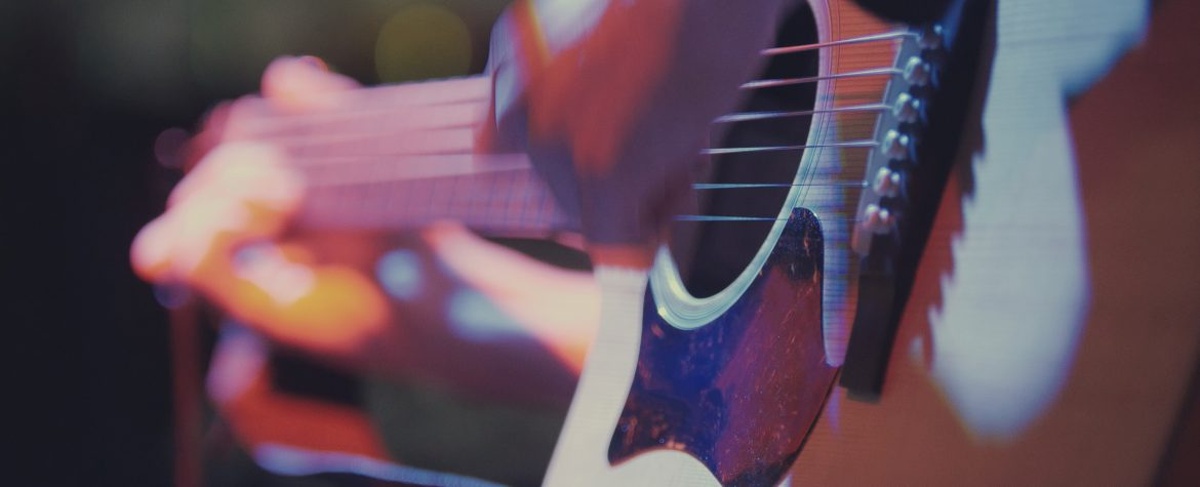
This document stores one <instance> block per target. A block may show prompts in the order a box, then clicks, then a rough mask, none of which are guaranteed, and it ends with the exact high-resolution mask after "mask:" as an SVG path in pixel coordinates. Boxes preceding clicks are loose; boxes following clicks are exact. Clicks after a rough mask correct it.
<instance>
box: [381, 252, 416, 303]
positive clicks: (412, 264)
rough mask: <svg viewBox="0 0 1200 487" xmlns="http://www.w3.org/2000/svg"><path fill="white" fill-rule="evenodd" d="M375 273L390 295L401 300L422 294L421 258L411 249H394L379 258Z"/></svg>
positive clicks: (414, 297)
mask: <svg viewBox="0 0 1200 487" xmlns="http://www.w3.org/2000/svg"><path fill="white" fill-rule="evenodd" d="M375 275H376V278H377V279H378V280H379V283H380V284H381V285H383V289H384V290H385V291H387V293H388V295H390V296H391V297H393V298H396V299H401V300H412V299H416V298H417V297H418V296H419V295H420V294H421V260H420V258H418V257H417V255H416V254H415V253H413V252H412V251H410V250H401V249H397V250H392V251H391V252H388V253H386V254H384V255H383V256H382V257H380V258H379V261H378V263H377V264H376V266H375Z"/></svg>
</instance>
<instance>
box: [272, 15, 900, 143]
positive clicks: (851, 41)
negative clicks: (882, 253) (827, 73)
mask: <svg viewBox="0 0 1200 487" xmlns="http://www.w3.org/2000/svg"><path fill="white" fill-rule="evenodd" d="M915 36H917V34H916V33H913V32H910V31H907V30H899V31H890V32H884V33H878V34H869V35H864V36H859V37H851V38H846V39H839V40H836V41H829V42H819V43H812V44H797V45H792V46H779V47H772V48H768V49H763V50H761V51H759V52H760V54H761V55H763V56H777V55H783V54H792V53H798V52H805V51H812V50H819V49H831V48H838V47H846V46H852V45H858V44H866V43H874V42H884V41H894V40H900V39H904V38H907V37H915ZM846 74H850V73H846ZM880 74H887V73H869V74H866V75H880ZM834 76H837V75H834ZM467 79H470V78H469V77H468V78H459V79H457V80H467ZM438 81H456V79H452V80H438ZM811 81H819V79H814V80H811ZM799 82H803V81H793V83H799ZM420 84H422V83H420V82H419V83H413V84H405V85H393V86H386V85H385V86H378V87H374V88H371V89H372V90H384V91H399V90H407V89H410V88H411V87H413V86H414V85H416V86H419V85H420ZM745 88H748V89H749V87H745ZM356 93H357V92H356V91H350V92H347V97H348V98H349V99H351V100H354V101H360V102H363V101H370V102H371V103H370V104H369V106H368V107H366V108H363V109H361V111H359V112H353V113H348V112H336V113H310V114H303V113H301V114H295V113H292V114H288V113H273V112H272V111H270V110H267V113H265V114H262V115H260V116H259V117H258V118H259V119H261V120H263V121H268V122H269V121H277V120H284V121H307V120H312V119H317V120H319V119H321V118H322V117H329V118H339V117H344V118H357V117H359V116H360V115H361V114H362V113H366V112H380V113H381V114H386V113H388V112H389V111H391V110H393V109H395V108H400V107H404V108H428V107H435V106H446V105H456V104H468V103H476V102H487V101H488V100H489V94H487V93H481V94H480V95H479V96H477V97H461V98H450V99H449V100H446V101H440V102H436V103H429V102H428V101H426V100H420V99H411V98H406V99H405V101H404V102H393V103H378V102H377V97H371V98H367V97H365V96H361V97H360V96H356ZM255 101H262V99H261V98H259V99H255Z"/></svg>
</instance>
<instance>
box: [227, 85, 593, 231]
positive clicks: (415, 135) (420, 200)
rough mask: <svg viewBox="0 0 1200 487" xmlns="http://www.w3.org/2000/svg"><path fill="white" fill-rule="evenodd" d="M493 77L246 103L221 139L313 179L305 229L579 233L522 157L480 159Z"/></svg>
mask: <svg viewBox="0 0 1200 487" xmlns="http://www.w3.org/2000/svg"><path fill="white" fill-rule="evenodd" d="M490 86H491V82H490V79H489V78H487V77H470V78H461V79H454V80H443V81H435V82H422V83H411V84H403V85H392V86H382V87H375V88H361V89H355V90H349V91H346V92H343V93H338V94H335V95H334V96H333V97H331V98H329V99H328V100H322V101H327V103H323V104H322V105H320V106H318V107H317V108H315V109H310V110H305V111H303V112H296V111H288V110H285V109H282V108H280V107H276V106H273V105H272V104H271V103H270V102H269V101H267V100H264V99H260V98H247V99H243V100H240V101H238V102H237V103H236V104H235V106H234V107H233V112H232V113H231V114H230V117H229V120H228V122H227V123H226V125H225V127H224V132H223V134H222V136H223V138H224V140H227V141H237V140H254V141H260V142H268V143H272V144H275V145H277V146H279V147H281V148H282V149H283V150H284V151H285V152H286V154H287V156H288V157H287V159H288V162H289V164H290V165H291V167H293V168H294V169H296V170H297V171H298V172H299V173H300V174H301V175H302V176H303V177H304V178H305V179H306V181H307V182H308V185H307V186H308V195H307V197H306V198H305V205H304V206H303V207H302V209H301V212H300V215H299V217H298V219H297V224H298V225H299V226H301V227H304V228H315V229H336V230H345V229H369V230H405V229H412V228H416V227H420V226H423V225H427V224H429V223H432V222H434V221H437V220H455V221H459V222H462V223H463V224H465V225H467V226H468V227H471V228H472V229H474V230H476V231H478V232H480V233H484V234H487V235H492V236H508V237H547V236H552V235H554V234H556V233H560V232H566V231H575V230H577V228H578V224H577V222H574V221H571V219H569V218H568V217H567V216H566V215H565V213H563V212H562V211H561V210H560V208H559V207H558V206H557V205H556V203H555V201H554V198H553V196H552V195H551V193H550V191H549V189H548V188H547V187H546V185H545V183H544V182H543V181H542V179H541V178H540V177H539V176H538V175H537V174H536V173H535V171H534V170H533V167H532V166H531V165H530V163H529V160H528V158H527V157H526V156H525V155H524V154H519V153H509V154H494V153H482V152H479V151H478V149H477V143H476V127H479V126H480V124H481V123H482V122H483V121H484V118H485V117H486V114H487V110H488V100H489V99H490Z"/></svg>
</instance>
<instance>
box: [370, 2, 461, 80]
mask: <svg viewBox="0 0 1200 487" xmlns="http://www.w3.org/2000/svg"><path fill="white" fill-rule="evenodd" d="M470 67H471V33H470V31H468V30H467V26H466V24H465V23H464V22H463V20H462V19H461V18H459V16H458V15H457V14H455V13H454V12H453V11H451V10H449V9H447V8H445V7H440V6H437V5H430V4H425V3H417V4H413V5H409V6H407V7H404V8H402V9H400V11H398V12H396V13H395V14H394V15H392V17H391V18H389V19H388V21H387V22H386V23H384V25H383V27H382V28H381V29H380V30H379V38H378V40H377V41H376V43H375V70H376V71H377V72H378V73H379V80H380V81H381V82H384V83H395V82H401V81H411V80H420V79H428V78H445V77H450V76H461V75H465V74H467V71H468V70H469V69H470Z"/></svg>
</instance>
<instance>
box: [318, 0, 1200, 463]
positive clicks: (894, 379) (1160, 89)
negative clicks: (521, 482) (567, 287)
mask: <svg viewBox="0 0 1200 487" xmlns="http://www.w3.org/2000/svg"><path fill="white" fill-rule="evenodd" d="M1083 3H1084V2H1074V1H1071V0H1058V1H1053V2H1045V1H1037V0H999V1H998V2H997V3H996V5H995V6H994V8H992V7H991V4H989V8H992V10H993V12H992V15H993V16H992V17H991V18H990V19H989V21H988V25H989V26H991V27H992V28H994V30H992V31H989V32H987V33H985V39H986V40H985V45H986V48H985V49H984V50H983V52H982V53H980V56H981V63H980V64H981V68H980V73H979V79H978V84H977V87H976V89H975V95H976V96H975V97H974V99H973V103H972V104H971V105H970V106H964V107H961V109H962V110H964V111H966V113H967V120H968V123H967V124H965V125H964V127H963V130H964V132H963V139H964V141H965V143H964V144H963V145H962V148H961V149H960V150H959V151H958V156H957V158H956V159H955V160H954V161H953V169H952V172H951V176H950V179H949V183H948V185H947V187H946V188H945V191H944V194H943V196H942V199H941V206H940V208H939V209H938V214H937V217H936V219H935V220H934V225H933V230H932V232H931V235H930V237H929V241H928V244H927V245H926V246H925V251H924V253H923V254H922V256H921V264H920V267H919V269H918V270H917V272H916V277H915V279H914V281H913V283H912V285H911V286H912V289H911V293H910V295H909V298H908V299H907V304H906V305H905V306H904V308H903V309H904V313H903V315H902V316H901V319H900V326H899V329H898V331H897V333H896V341H895V343H896V345H895V353H893V354H892V356H891V358H890V360H888V362H887V363H888V369H887V370H888V371H887V375H886V384H885V387H884V389H883V394H882V395H881V396H880V397H879V398H878V401H877V402H876V403H873V404H872V403H863V402H856V401H852V400H850V399H849V398H848V396H847V394H846V392H845V391H844V390H842V389H836V388H834V389H831V387H830V385H831V384H832V382H833V380H834V379H835V375H836V368H835V367H836V366H837V365H839V364H840V363H841V360H842V355H843V353H844V349H845V344H846V341H847V334H848V328H849V324H850V323H851V322H853V318H854V310H855V309H856V308H857V307H858V305H859V303H858V294H857V281H856V279H857V276H858V274H859V271H860V269H859V257H861V256H860V255H858V254H856V253H855V250H854V244H853V241H852V240H853V232H854V226H855V224H856V223H857V222H858V221H859V220H860V219H859V216H858V210H859V208H858V204H859V197H860V193H861V192H862V190H863V188H864V185H863V184H862V182H863V180H864V178H865V177H869V176H870V174H868V168H870V167H871V161H870V160H869V157H870V156H869V155H868V152H867V151H864V150H863V148H861V147H841V146H835V145H834V144H838V143H842V142H851V141H859V140H877V139H878V137H879V136H880V133H879V132H880V126H881V123H880V115H879V114H878V113H877V112H870V111H837V110H836V109H839V108H846V107H850V106H854V105H858V104H862V103H865V102H867V103H869V102H883V103H889V102H891V101H892V100H891V98H890V97H891V96H892V95H894V94H895V93H894V92H893V91H891V90H890V88H889V82H890V80H889V78H888V77H854V78H840V79H824V78H823V79H821V80H820V81H818V82H816V83H815V88H814V94H813V97H812V100H813V101H812V106H811V108H812V109H813V110H814V114H813V115H812V116H811V119H810V122H809V123H808V125H807V126H806V127H804V130H803V135H802V137H803V140H800V141H797V142H804V143H806V145H808V146H809V148H807V149H806V150H804V151H803V154H802V155H800V156H795V155H794V154H793V156H795V157H797V158H798V162H794V163H795V164H796V169H795V170H794V174H793V175H789V181H790V182H792V183H793V184H792V185H791V187H790V189H787V190H786V191H785V193H786V194H785V195H783V196H782V197H780V198H779V201H778V202H777V203H773V204H775V206H776V207H777V209H778V218H777V220H778V221H774V222H772V223H770V224H767V225H766V226H767V227H768V228H767V229H766V230H765V231H763V232H761V235H760V236H759V237H756V238H757V239H758V242H756V243H755V249H756V250H755V251H754V252H752V254H753V255H752V257H751V258H750V259H749V260H748V262H747V263H744V265H743V268H744V269H743V270H742V271H741V272H740V273H738V274H737V275H736V276H733V277H732V278H731V279H730V280H729V282H728V283H726V285H724V286H723V287H721V288H720V289H717V290H716V291H715V292H713V293H710V294H707V295H705V296H699V297H697V296H694V295H693V294H692V292H691V291H690V290H689V288H688V286H689V283H688V282H687V280H686V279H685V278H684V277H681V268H682V267H687V266H688V265H689V264H687V263H686V262H684V260H685V259H686V257H685V256H679V257H678V258H677V257H675V256H673V255H675V254H672V253H671V252H670V251H668V250H663V251H662V252H661V253H660V254H659V258H658V261H657V263H656V264H655V267H654V268H653V269H652V270H651V272H650V273H649V274H646V273H640V272H623V271H615V270H612V269H601V270H600V271H599V272H598V275H597V277H598V280H599V282H600V283H601V286H602V289H603V291H604V293H605V296H604V303H603V305H602V306H603V308H604V309H603V312H602V316H603V317H604V319H603V322H602V326H601V328H600V331H599V335H598V337H597V339H596V341H595V344H594V346H593V349H592V350H591V353H590V354H589V357H588V362H587V363H586V365H585V369H584V374H583V376H582V378H581V380H580V384H579V386H578V388H577V390H576V396H575V399H574V403H573V406H572V410H571V412H570V413H569V415H568V419H567V424H566V427H565V428H564V430H563V433H562V435H561V437H560V439H559V443H558V445H557V447H556V452H555V457H554V460H553V462H552V464H551V466H550V469H549V471H548V473H547V476H546V480H545V483H546V485H647V486H649V485H653V486H661V485H717V484H723V485H765V484H772V483H778V482H780V481H783V482H792V483H795V484H799V485H896V484H900V485H904V484H914V485H961V484H964V483H969V484H995V485H1031V484H1032V485H1039V484H1054V485H1058V484H1082V485H1131V484H1133V485H1136V484H1144V483H1147V482H1149V481H1151V480H1153V479H1154V478H1155V475H1156V474H1155V472H1156V469H1157V467H1158V459H1159V457H1160V455H1161V454H1162V453H1163V451H1164V448H1165V445H1166V444H1167V441H1168V437H1169V434H1170V428H1171V426H1172V425H1173V424H1174V418H1175V416H1176V413H1177V410H1176V408H1177V407H1178V404H1180V398H1181V397H1182V396H1183V394H1184V391H1185V388H1186V385H1187V379H1188V376H1189V374H1190V373H1191V371H1192V370H1193V367H1194V364H1195V359H1196V357H1197V344H1198V343H1200V327H1197V326H1196V323H1200V308H1198V307H1197V306H1196V305H1195V304H1194V303H1192V301H1191V297H1192V296H1195V295H1198V294H1200V286H1198V285H1197V280H1196V279H1195V277H1194V272H1195V271H1197V270H1200V262H1198V261H1197V253H1196V252H1195V250H1194V249H1193V248H1192V246H1193V245H1194V242H1196V241H1200V235H1197V230H1196V229H1197V228H1200V221H1197V216H1196V212H1194V211H1192V209H1194V208H1197V207H1200V201H1197V196H1196V193H1195V191H1194V188H1191V187H1190V186H1191V185H1194V181H1197V180H1200V174H1197V170H1198V168H1200V165H1197V164H1194V161H1195V154H1197V153H1200V147H1197V142H1196V140H1197V139H1198V138H1197V137H1194V135H1195V134H1196V133H1197V132H1198V131H1200V127H1197V122H1196V120H1195V119H1194V116H1193V117H1192V118H1190V119H1189V118H1187V117H1186V116H1181V115H1180V113H1182V112H1186V111H1187V110H1171V109H1170V108H1171V106H1172V104H1173V99H1172V97H1178V99H1179V100H1184V104H1183V105H1182V106H1198V105H1200V102H1197V100H1196V95H1195V94H1194V90H1190V88H1188V87H1186V83H1182V82H1172V81H1169V80H1170V79H1171V75H1173V74H1175V73H1174V72H1173V70H1172V69H1171V68H1170V67H1169V66H1172V63H1175V64H1178V63H1179V62H1180V59H1182V58H1184V57H1186V56H1189V55H1190V56H1192V58H1195V56H1196V52H1195V48H1194V47H1192V46H1193V45H1194V44H1195V43H1189V42H1187V41H1186V40H1178V38H1179V37H1180V36H1181V34H1180V32H1181V31H1186V28H1185V27H1183V26H1182V25H1181V24H1186V22H1184V20H1186V19H1188V18H1189V17H1190V18H1192V19H1194V18H1196V16H1197V15H1196V14H1197V12H1196V8H1195V7H1192V6H1189V5H1186V3H1187V2H1183V1H1176V2H1173V3H1172V2H1162V4H1163V5H1162V6H1161V7H1159V8H1160V10H1159V12H1158V14H1159V19H1158V20H1157V21H1156V22H1155V24H1154V25H1155V26H1156V28H1158V27H1162V28H1163V29H1168V32H1173V33H1174V34H1173V35H1174V36H1176V37H1174V38H1170V37H1168V39H1175V41H1174V42H1170V41H1165V40H1164V38H1163V37H1162V36H1161V35H1160V34H1158V33H1157V32H1154V31H1151V44H1152V45H1154V46H1157V47H1158V48H1159V49H1161V51H1158V54H1154V53H1150V52H1148V50H1146V49H1143V50H1141V51H1138V52H1134V53H1132V54H1130V55H1129V58H1128V59H1126V60H1125V61H1122V62H1121V63H1120V64H1117V65H1116V68H1115V71H1114V73H1113V75H1112V76H1111V77H1110V78H1108V79H1105V80H1103V81H1101V82H1100V84H1099V85H1097V86H1096V87H1095V88H1094V89H1093V90H1092V91H1090V92H1089V91H1086V89H1087V88H1088V87H1089V86H1090V85H1091V84H1092V83H1093V82H1095V80H1097V79H1098V78H1099V77H1100V76H1101V75H1103V74H1104V73H1105V72H1107V71H1108V70H1109V69H1110V68H1111V67H1112V66H1113V63H1114V62H1116V60H1117V59H1119V58H1120V56H1121V55H1122V54H1123V53H1124V51H1125V50H1126V49H1127V48H1128V47H1129V46H1130V45H1131V43H1132V42H1133V41H1134V40H1136V39H1137V37H1138V35H1139V34H1140V33H1141V29H1142V28H1143V27H1144V24H1145V18H1144V15H1145V11H1146V10H1145V9H1146V7H1145V6H1144V5H1141V4H1140V3H1139V2H1124V3H1120V4H1118V3H1113V4H1111V5H1105V6H1093V5H1090V4H1088V5H1086V6H1085V5H1083ZM809 7H810V9H811V15H812V20H813V24H814V26H815V31H816V34H815V37H816V41H818V42H829V41H836V40H840V39H851V38H856V37H859V36H863V35H870V34H876V33H879V32H884V31H887V30H889V28H888V26H886V25H884V24H883V23H881V22H880V21H878V20H876V19H874V18H872V17H871V16H869V15H867V14H865V13H864V12H862V11H860V10H858V9H857V8H856V7H855V6H854V5H853V4H851V3H849V2H846V1H842V0H836V1H828V2H811V3H810V6H809ZM1189 9H1190V10H1189ZM1181 19H1183V20H1181ZM1171 29H1173V30H1171ZM1156 36H1157V37H1156ZM902 44H903V42H902V41H899V40H897V41H895V42H880V43H864V44H854V45H846V46H842V47H838V48H836V49H821V50H819V51H818V54H817V55H816V56H815V58H814V59H815V60H816V61H815V62H816V64H815V67H814V70H815V72H814V73H813V74H815V75H817V76H821V77H824V76H828V75H832V74H837V73H845V72H850V71H854V70H860V69H871V68H877V67H881V66H894V65H895V62H896V59H897V56H898V54H899V53H900V52H901V51H903V49H904V47H903V46H902ZM1189 49H1190V50H1189ZM1181 51H1182V52H1181ZM1162 52H1167V53H1172V54H1171V55H1168V54H1161V53H1162ZM1139 71H1145V72H1151V73H1157V74H1158V75H1159V77H1160V79H1157V80H1155V79H1153V78H1152V77H1151V78H1146V77H1139V76H1138V72H1139ZM1164 80H1168V81H1164ZM475 89H476V90H477V89H478V87H476V88H475ZM1156 90H1157V91H1156ZM1074 97H1081V98H1077V102H1076V103H1075V104H1074V105H1070V109H1069V110H1068V106H1069V105H1068V103H1067V100H1069V99H1072V98H1074ZM1143 99H1144V100H1147V103H1146V104H1141V103H1138V100H1143ZM1188 103H1190V105H1188ZM476 112H478V110H476V111H475V112H472V113H475V114H474V115H472V114H468V116H467V117H466V118H471V117H475V116H477V113H476ZM1114 114H1120V115H1125V116H1128V117H1129V121H1130V126H1129V129H1128V130H1127V131H1126V130H1119V129H1116V128H1113V127H1114V126H1117V125H1118V124H1115V123H1112V122H1114V121H1115V119H1116V118H1118V117H1117V116H1116V115H1114ZM884 117H885V118H886V117H887V115H886V114H885V115H884ZM1085 129H1086V130H1085ZM1139 129H1141V130H1139ZM1122 141H1128V144H1127V145H1126V144H1122V143H1121V142H1122ZM362 146H363V147H367V146H366V145H365V144H363V145H362ZM1142 154H1153V155H1155V157H1153V159H1152V160H1151V161H1150V162H1153V163H1154V164H1155V166H1154V167H1149V165H1148V164H1147V160H1146V159H1144V157H1145V156H1143V155H1142ZM315 157H317V156H315ZM372 157H374V155H372ZM317 158H319V157H317ZM1163 168H1167V169H1169V171H1167V170H1164V169H1163ZM467 169H468V170H463V169H461V168H460V169H455V170H451V171H449V172H448V173H446V174H448V175H450V176H456V175H461V174H464V173H469V172H471V171H474V170H475V169H478V168H475V169H471V168H467ZM329 171H332V172H340V171H339V170H338V168H330V169H329ZM489 171H490V169H489ZM493 172H495V171H493ZM523 174H524V173H523ZM522 177H523V176H522ZM417 184H423V183H422V182H418V183H417ZM540 194H542V195H543V196H544V195H545V194H547V193H545V192H542V193H540ZM1168 196H1169V197H1168ZM543 199H545V198H543ZM543 206H544V205H543ZM1149 215H1168V217H1166V219H1165V220H1163V219H1155V218H1149V217H1148V216H1149ZM771 216H772V217H773V219H775V218H774V217H776V215H771ZM337 217H338V216H337V215H333V216H326V217H325V218H327V219H337ZM315 218H316V219H318V220H319V219H320V218H319V217H315ZM555 218H557V219H559V220H561V215H556V216H555V217H554V218H552V219H551V220H554V219H555ZM484 220H487V219H484ZM419 223H427V220H420V221H419ZM355 225H357V224H351V225H349V226H355ZM366 225H367V226H369V225H370V224H366ZM563 225H566V226H568V227H569V226H570V225H569V224H562V223H558V224H553V225H549V226H550V227H559V226H563ZM535 227H536V228H535ZM529 228H534V230H538V231H539V232H542V233H539V232H532V233H531V234H535V235H542V234H543V233H544V230H545V228H543V227H537V226H536V225H534V226H531V227H529ZM519 233H521V232H519ZM521 234H523V235H524V234H526V233H521ZM390 238H391V237H386V238H377V239H374V243H372V244H371V245H370V248H367V249H363V250H362V252H361V255H359V256H357V257H356V256H351V257H350V260H352V261H354V262H356V263H357V265H358V266H359V268H360V269H361V270H363V272H364V273H371V274H373V275H375V276H376V277H378V278H379V279H380V280H381V281H384V280H386V279H385V278H384V277H383V276H380V275H379V274H378V266H379V263H380V262H382V261H384V260H386V256H387V255H389V253H390V252H391V251H393V250H394V249H395V246H394V244H395V243H396V241H394V240H390ZM1147 247H1149V248H1155V249H1157V248H1161V249H1163V250H1162V251H1153V252H1145V251H1144V249H1145V248H1147ZM339 260H342V259H341V258H340V257H339ZM677 260H678V261H679V262H676V261H677ZM699 264H700V265H703V264H704V261H703V260H700V261H699ZM1156 272H1163V274H1162V275H1161V276H1159V275H1157V274H1155V273H1156ZM682 273H683V274H687V272H686V270H685V271H684V272H682ZM397 306H401V305H400V304H397ZM395 310H396V311H394V312H395V313H396V314H397V316H409V315H411V314H412V313H413V311H412V310H409V309H401V308H395ZM436 311H439V310H435V312H436ZM425 343H429V342H425ZM718 345H720V346H718ZM541 357H542V358H544V359H546V361H548V363H549V361H552V360H553V358H552V357H551V356H550V354H546V353H543V354H542V355H541ZM412 365H413V364H406V367H408V366H412ZM425 365H428V364H425ZM441 365H442V366H447V367H451V368H452V365H453V364H445V363H443V364H441ZM434 370H436V368H435V369H434ZM831 391H832V392H831ZM768 411H769V412H768ZM370 441H374V440H373V439H372V440H370ZM370 441H369V442H370ZM369 442H368V443H369ZM373 448H374V447H373ZM372 451H373V452H376V453H374V454H375V455H378V449H377V448H376V449H374V450H372ZM793 460H794V463H793ZM788 465H791V467H790V469H789V467H788ZM789 478H790V479H791V480H787V479H789Z"/></svg>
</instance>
